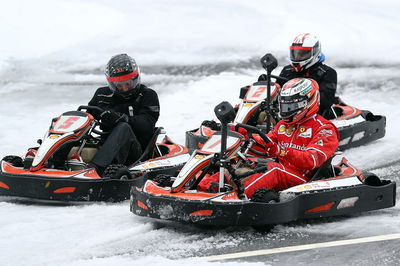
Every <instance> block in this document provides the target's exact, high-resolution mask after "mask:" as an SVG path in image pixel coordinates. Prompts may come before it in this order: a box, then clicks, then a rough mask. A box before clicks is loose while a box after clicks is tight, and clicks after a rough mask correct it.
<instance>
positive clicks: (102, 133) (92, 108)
mask: <svg viewBox="0 0 400 266" xmlns="http://www.w3.org/2000/svg"><path fill="white" fill-rule="evenodd" d="M82 110H86V111H89V110H92V111H95V112H98V113H100V114H101V113H103V112H104V111H105V110H104V109H103V108H101V107H99V106H93V105H80V106H79V107H78V111H82ZM96 122H97V123H98V124H101V123H100V121H99V120H97V119H96ZM92 132H93V133H96V134H97V135H108V134H110V132H106V131H100V130H97V129H95V128H93V130H92Z"/></svg>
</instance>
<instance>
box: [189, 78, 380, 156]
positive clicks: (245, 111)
mask: <svg viewBox="0 0 400 266" xmlns="http://www.w3.org/2000/svg"><path fill="white" fill-rule="evenodd" d="M279 89H280V88H279V85H277V84H275V83H271V87H270V99H271V102H272V103H273V104H272V106H271V108H270V109H269V113H270V116H269V118H268V119H269V121H270V122H272V124H275V123H276V122H277V121H278V119H279V118H278V109H277V106H276V101H275V99H276V97H277V95H278V93H279ZM267 91H268V90H267V81H260V82H256V83H254V84H253V85H252V86H250V87H249V88H248V89H246V90H242V93H241V94H242V95H243V96H242V98H243V99H241V100H240V103H239V104H238V106H237V112H236V117H235V119H234V121H233V123H243V124H249V125H253V126H257V127H259V128H260V129H262V130H264V131H266V124H267V121H266V120H267V114H266V110H265V106H266V101H265V99H266V98H267V93H268V92H267ZM329 116H330V120H331V121H332V122H333V123H334V124H335V126H336V127H337V128H338V129H339V133H340V142H339V149H340V150H345V149H349V148H353V147H358V146H361V145H364V144H366V143H369V142H371V141H374V140H377V139H380V138H383V137H384V136H385V133H386V131H385V130H386V117H385V116H382V115H374V114H373V113H372V112H370V111H367V110H359V109H357V108H355V107H353V106H349V105H347V104H345V103H343V102H342V101H341V100H340V99H339V98H338V99H337V104H335V105H333V106H332V108H331V114H330V115H329ZM214 132H215V130H213V129H212V128H211V127H209V126H205V125H201V126H200V127H199V128H196V129H193V130H190V131H187V132H186V146H187V147H188V149H189V151H190V152H193V151H194V150H196V149H199V148H201V146H202V145H203V144H204V143H205V142H206V141H207V140H208V139H209V137H210V136H211V135H212V134H214Z"/></svg>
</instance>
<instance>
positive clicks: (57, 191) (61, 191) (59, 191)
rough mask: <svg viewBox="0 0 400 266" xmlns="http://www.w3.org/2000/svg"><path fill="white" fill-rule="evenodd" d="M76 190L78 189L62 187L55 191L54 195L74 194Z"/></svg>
mask: <svg viewBox="0 0 400 266" xmlns="http://www.w3.org/2000/svg"><path fill="white" fill-rule="evenodd" d="M75 190H76V187H62V188H58V189H56V190H54V191H53V193H56V194H58V193H73V192H74V191H75Z"/></svg>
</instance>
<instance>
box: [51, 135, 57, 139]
mask: <svg viewBox="0 0 400 266" xmlns="http://www.w3.org/2000/svg"><path fill="white" fill-rule="evenodd" d="M59 137H60V136H59V135H50V136H49V138H50V139H58V138H59Z"/></svg>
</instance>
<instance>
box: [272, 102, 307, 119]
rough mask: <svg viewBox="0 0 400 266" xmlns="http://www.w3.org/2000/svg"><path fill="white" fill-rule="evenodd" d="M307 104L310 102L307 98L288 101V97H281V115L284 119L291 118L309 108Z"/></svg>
mask: <svg viewBox="0 0 400 266" xmlns="http://www.w3.org/2000/svg"><path fill="white" fill-rule="evenodd" d="M307 103H308V101H307V98H306V97H301V98H297V99H286V97H280V99H279V114H280V116H281V117H282V118H289V117H291V116H292V115H294V114H296V113H297V112H298V111H299V110H302V109H304V108H305V107H306V106H307Z"/></svg>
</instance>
